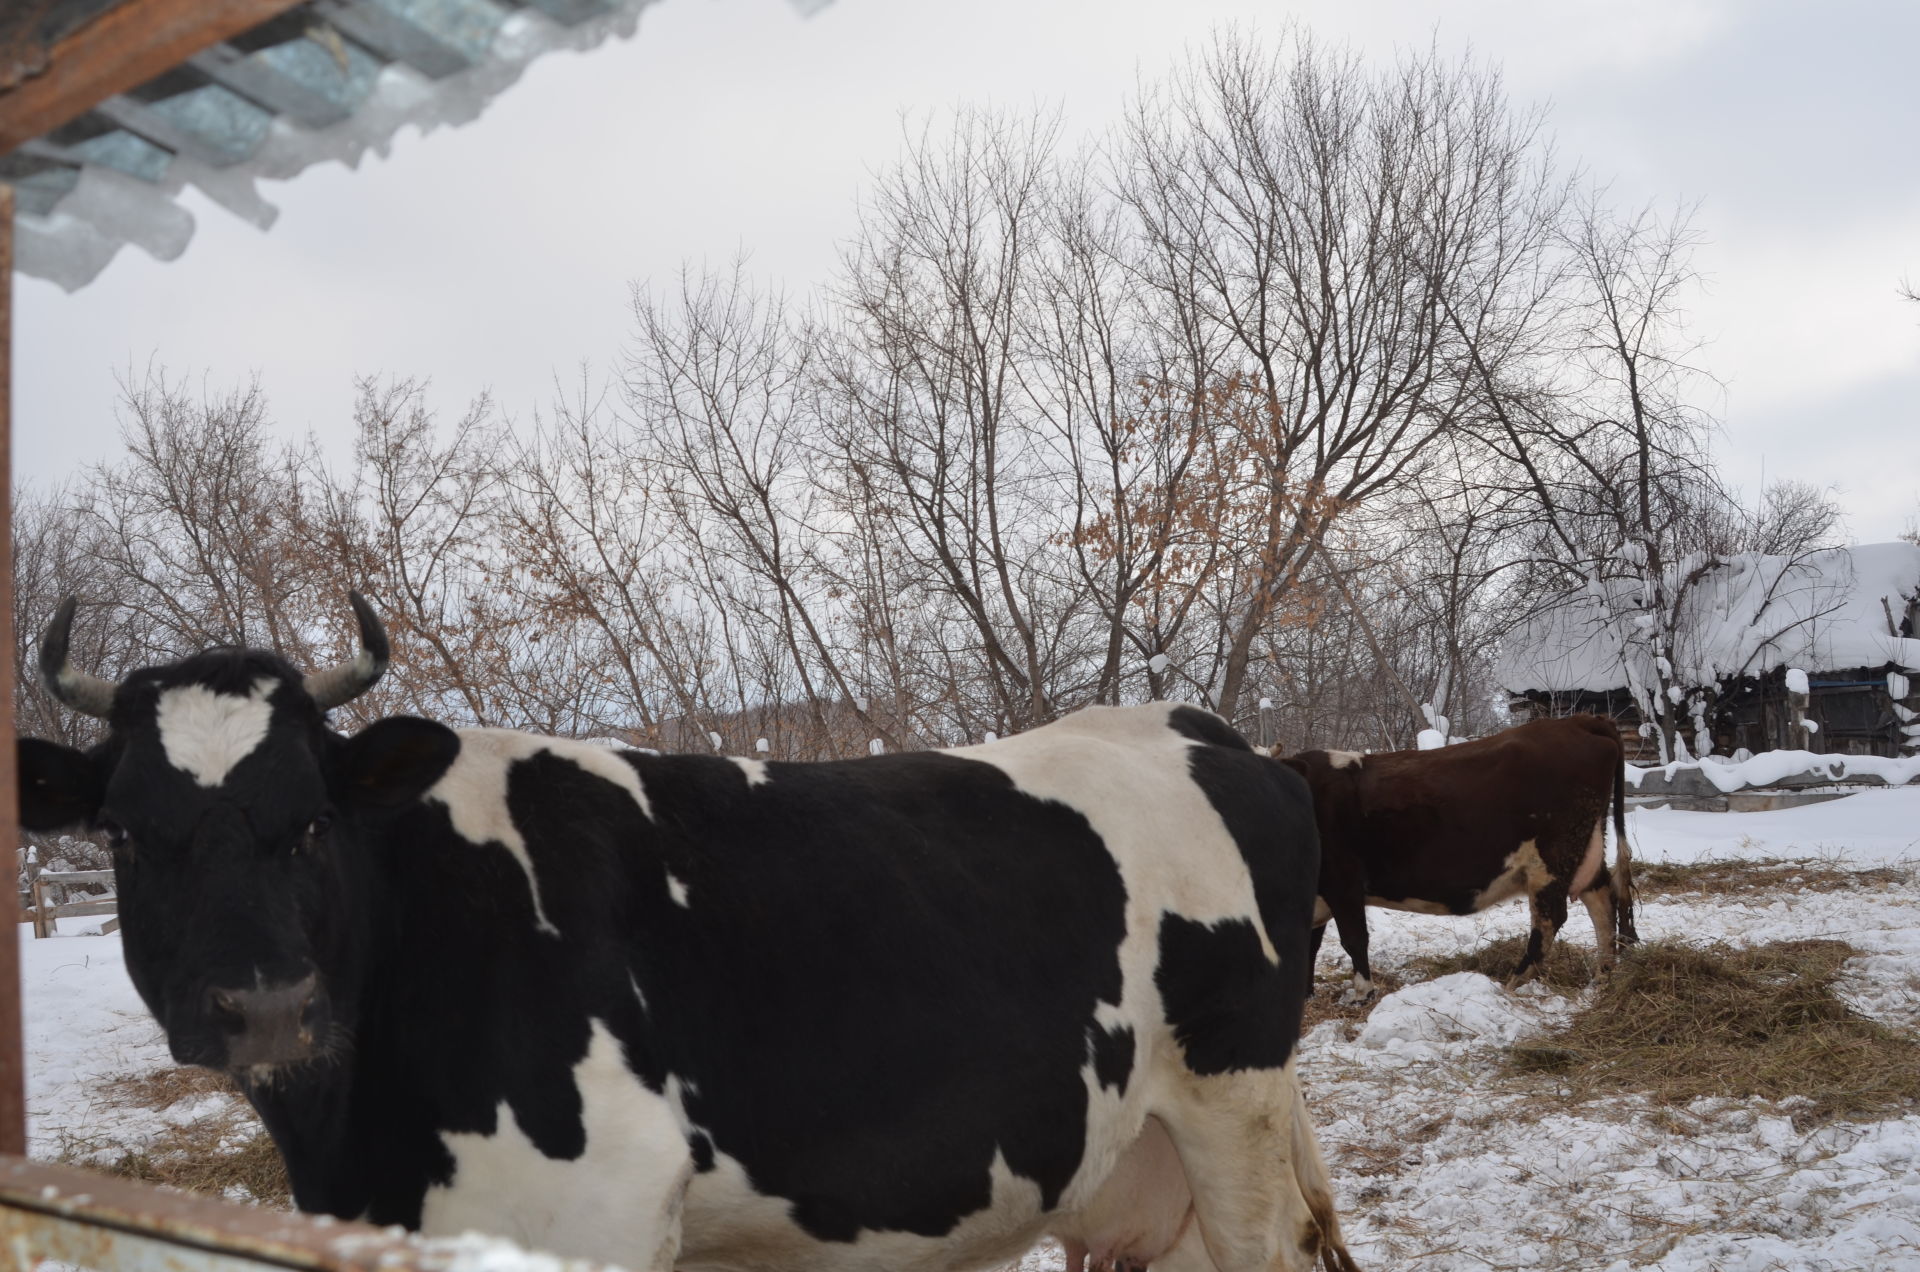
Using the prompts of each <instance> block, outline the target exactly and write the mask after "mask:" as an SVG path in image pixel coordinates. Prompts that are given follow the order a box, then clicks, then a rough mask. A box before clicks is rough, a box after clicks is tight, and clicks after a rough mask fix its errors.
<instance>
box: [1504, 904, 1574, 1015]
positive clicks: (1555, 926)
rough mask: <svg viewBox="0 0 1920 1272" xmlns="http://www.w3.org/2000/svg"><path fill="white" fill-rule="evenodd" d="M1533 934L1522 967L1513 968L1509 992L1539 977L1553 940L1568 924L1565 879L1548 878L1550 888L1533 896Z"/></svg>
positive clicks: (1508, 986) (1528, 941) (1530, 935)
mask: <svg viewBox="0 0 1920 1272" xmlns="http://www.w3.org/2000/svg"><path fill="white" fill-rule="evenodd" d="M1531 900H1532V904H1533V931H1532V932H1530V933H1528V935H1527V952H1526V954H1525V956H1524V957H1522V958H1521V960H1520V966H1518V967H1516V968H1514V969H1513V976H1512V978H1511V979H1509V980H1508V981H1507V988H1508V989H1518V988H1519V987H1520V986H1522V985H1524V984H1526V983H1527V982H1528V981H1530V980H1532V979H1533V978H1534V977H1535V976H1537V975H1539V973H1540V967H1541V964H1543V963H1545V962H1546V959H1547V951H1548V950H1550V949H1552V948H1553V938H1554V936H1555V935H1556V934H1557V933H1558V932H1559V931H1560V929H1561V928H1562V927H1564V926H1565V925H1566V922H1567V884H1566V881H1565V880H1564V879H1549V880H1548V881H1547V886H1546V887H1544V888H1542V889H1540V890H1539V891H1538V892H1536V893H1534V894H1533V896H1532V898H1531Z"/></svg>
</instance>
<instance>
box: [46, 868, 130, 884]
mask: <svg viewBox="0 0 1920 1272" xmlns="http://www.w3.org/2000/svg"><path fill="white" fill-rule="evenodd" d="M39 877H40V878H42V879H45V880H46V881H47V882H48V883H112V882H113V871H111V870H42V871H41V872H40V875H39Z"/></svg>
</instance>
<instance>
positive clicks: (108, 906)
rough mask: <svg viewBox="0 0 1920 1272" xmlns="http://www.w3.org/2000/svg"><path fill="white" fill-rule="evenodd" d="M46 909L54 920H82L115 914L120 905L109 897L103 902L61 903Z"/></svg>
mask: <svg viewBox="0 0 1920 1272" xmlns="http://www.w3.org/2000/svg"><path fill="white" fill-rule="evenodd" d="M47 909H48V910H49V911H50V912H51V914H52V916H53V917H54V918H56V919H84V918H90V917H93V916H95V915H101V914H117V913H119V911H120V903H119V902H118V901H115V900H114V899H113V898H111V897H109V898H107V899H106V900H105V901H63V902H61V903H60V904H59V905H55V906H48V907H47Z"/></svg>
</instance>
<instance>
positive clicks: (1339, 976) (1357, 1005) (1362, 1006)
mask: <svg viewBox="0 0 1920 1272" xmlns="http://www.w3.org/2000/svg"><path fill="white" fill-rule="evenodd" d="M1413 979H1415V980H1417V979H1419V978H1418V977H1414V978H1413ZM1352 984H1353V977H1352V975H1351V974H1349V973H1348V972H1346V971H1344V970H1343V971H1340V972H1338V973H1336V974H1334V975H1332V976H1321V977H1316V978H1315V979H1314V982H1313V997H1312V998H1309V999H1307V1009H1306V1012H1305V1014H1304V1015H1303V1016H1302V1017H1301V1019H1300V1032H1301V1034H1302V1035H1303V1036H1304V1035H1306V1034H1310V1033H1312V1032H1313V1031H1314V1029H1315V1028H1316V1027H1317V1026H1319V1025H1324V1024H1326V1023H1327V1022H1328V1021H1329V1020H1338V1021H1341V1022H1343V1023H1344V1024H1345V1025H1346V1026H1347V1033H1348V1036H1349V1037H1351V1036H1352V1034H1353V1033H1354V1032H1355V1031H1356V1030H1357V1029H1358V1028H1359V1026H1360V1025H1362V1024H1363V1023H1365V1022H1366V1019H1367V1017H1368V1016H1370V1015H1372V1014H1373V1005H1374V1004H1375V1003H1377V1002H1379V1001H1380V1000H1381V999H1382V998H1385V997H1386V996H1387V995H1388V994H1391V993H1392V992H1393V991H1394V990H1396V989H1399V988H1401V986H1403V985H1404V984H1406V982H1405V981H1403V980H1401V979H1400V978H1399V977H1398V976H1396V975H1394V974H1393V973H1392V972H1383V971H1381V970H1380V969H1379V968H1378V967H1376V968H1374V969H1373V997H1372V998H1368V999H1365V1000H1357V999H1355V1000H1349V999H1347V997H1346V994H1347V990H1348V989H1349V988H1350V987H1351V986H1352Z"/></svg>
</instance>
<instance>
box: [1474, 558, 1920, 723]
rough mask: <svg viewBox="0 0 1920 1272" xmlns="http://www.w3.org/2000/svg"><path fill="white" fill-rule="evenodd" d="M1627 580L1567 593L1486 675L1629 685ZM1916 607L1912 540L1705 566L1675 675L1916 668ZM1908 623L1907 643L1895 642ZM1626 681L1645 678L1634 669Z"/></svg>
mask: <svg viewBox="0 0 1920 1272" xmlns="http://www.w3.org/2000/svg"><path fill="white" fill-rule="evenodd" d="M1628 590H1637V589H1636V588H1635V586H1634V585H1633V584H1632V583H1631V582H1630V581H1629V582H1620V583H1613V584H1609V585H1608V586H1607V587H1606V588H1605V589H1593V588H1590V589H1589V590H1588V591H1586V592H1583V593H1581V594H1580V595H1578V596H1576V597H1574V598H1573V599H1572V600H1570V601H1569V602H1568V603H1567V604H1565V605H1562V606H1559V607H1558V608H1555V609H1553V610H1550V611H1549V612H1547V613H1545V614H1543V615H1541V616H1539V617H1538V618H1536V619H1535V620H1534V621H1533V622H1531V623H1528V624H1527V625H1525V626H1523V627H1522V628H1521V629H1520V630H1519V631H1517V632H1515V633H1514V635H1513V636H1512V637H1510V638H1509V639H1508V642H1507V645H1506V648H1505V649H1504V651H1503V652H1502V655H1501V658H1500V661H1499V663H1498V665H1497V666H1496V668H1495V675H1496V676H1497V678H1498V679H1499V682H1500V684H1501V685H1502V686H1503V687H1505V688H1506V689H1507V690H1508V691H1509V692H1513V693H1524V692H1526V691H1529V690H1541V691H1548V692H1555V693H1566V692H1574V691H1580V690H1588V691H1593V692H1605V691H1608V690H1615V689H1623V688H1625V687H1626V685H1627V683H1628V675H1627V669H1628V661H1629V659H1640V658H1645V657H1647V654H1646V653H1645V652H1644V651H1645V649H1646V646H1645V644H1644V642H1641V641H1636V640H1634V639H1631V637H1632V635H1633V634H1634V632H1635V620H1634V618H1633V614H1632V608H1631V606H1630V605H1628V604H1625V603H1623V598H1622V596H1621V593H1622V592H1624V591H1628ZM1916 604H1920V544H1912V543H1904V542H1902V543H1868V544H1861V545H1858V546H1855V547H1851V548H1835V549H1833V550H1831V551H1827V552H1816V553H1811V554H1808V555H1805V556H1800V557H1782V556H1766V555H1762V554H1760V553H1743V554H1741V555H1739V556H1736V557H1734V558H1732V559H1731V560H1729V561H1727V562H1725V563H1723V564H1721V565H1718V566H1715V567H1713V568H1712V569H1711V570H1710V572H1709V573H1708V574H1707V575H1706V576H1705V577H1704V578H1703V579H1702V580H1701V581H1700V583H1699V584H1698V585H1697V586H1696V587H1695V588H1694V589H1693V591H1692V592H1691V593H1690V594H1689V601H1688V603H1687V605H1686V609H1685V621H1684V622H1683V623H1681V624H1680V628H1681V630H1680V631H1678V632H1677V633H1676V636H1675V642H1674V650H1673V662H1674V669H1675V672H1676V679H1678V680H1679V681H1680V682H1681V683H1683V684H1687V685H1696V686H1707V685H1713V684H1716V683H1718V682H1719V681H1721V680H1722V679H1725V678H1727V677H1733V676H1758V675H1763V674H1765V673H1767V672H1769V671H1772V670H1774V669H1775V668H1778V667H1789V668H1796V667H1797V668H1799V669H1801V670H1804V671H1808V672H1814V673H1819V672H1826V671H1837V670H1842V669H1846V668H1854V667H1881V666H1884V665H1885V664H1888V663H1892V664H1894V665H1896V666H1898V667H1903V668H1909V669H1915V670H1920V639H1915V638H1914V635H1915V633H1914V632H1913V629H1912V625H1911V619H1910V614H1911V612H1912V611H1911V609H1910V607H1912V606H1915V605H1916ZM1903 624H1906V625H1907V626H1906V635H1904V636H1903V635H1901V634H1900V633H1901V631H1902V625H1903ZM1635 670H1636V676H1635V679H1636V681H1637V682H1638V683H1641V684H1646V683H1649V682H1650V681H1651V679H1652V677H1651V676H1650V675H1648V674H1647V673H1646V672H1645V671H1642V670H1640V669H1639V668H1637V667H1636V669H1635Z"/></svg>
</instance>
